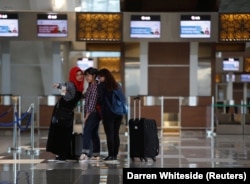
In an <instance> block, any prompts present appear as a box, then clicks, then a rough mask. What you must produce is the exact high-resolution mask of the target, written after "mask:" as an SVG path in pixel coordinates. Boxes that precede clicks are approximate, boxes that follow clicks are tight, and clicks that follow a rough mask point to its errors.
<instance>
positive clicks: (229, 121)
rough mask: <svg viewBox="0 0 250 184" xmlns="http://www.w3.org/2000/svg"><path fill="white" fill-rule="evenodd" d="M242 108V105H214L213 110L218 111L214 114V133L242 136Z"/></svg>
mask: <svg viewBox="0 0 250 184" xmlns="http://www.w3.org/2000/svg"><path fill="white" fill-rule="evenodd" d="M242 108H243V106H242V105H237V104H215V109H220V110H218V111H217V112H216V113H215V121H216V133H217V134H231V135H234V134H235V135H241V134H243V133H244V132H243V126H244V114H243V112H242ZM221 109H222V110H221ZM215 111H216V110H215Z"/></svg>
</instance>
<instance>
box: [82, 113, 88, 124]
mask: <svg viewBox="0 0 250 184" xmlns="http://www.w3.org/2000/svg"><path fill="white" fill-rule="evenodd" d="M88 117H89V113H86V116H85V117H84V119H83V121H84V122H86V121H87V119H88Z"/></svg>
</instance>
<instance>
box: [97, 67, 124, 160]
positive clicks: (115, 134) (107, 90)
mask: <svg viewBox="0 0 250 184" xmlns="http://www.w3.org/2000/svg"><path fill="white" fill-rule="evenodd" d="M98 77H99V80H100V84H99V85H98V93H99V98H98V103H99V104H100V105H101V115H102V123H103V127H104V131H105V134H106V138H107V145H108V156H107V157H106V158H105V159H104V160H105V161H109V160H111V161H112V160H117V155H118V152H119V147H120V137H119V130H120V126H121V122H122V117H123V116H122V115H117V114H114V113H113V112H112V111H111V109H110V108H109V106H108V104H107V101H106V100H105V98H107V100H108V101H109V102H112V93H113V91H114V90H117V89H119V88H120V85H119V84H118V83H117V82H116V81H115V79H114V77H113V75H112V74H111V73H110V71H109V70H107V69H101V70H99V72H98Z"/></svg>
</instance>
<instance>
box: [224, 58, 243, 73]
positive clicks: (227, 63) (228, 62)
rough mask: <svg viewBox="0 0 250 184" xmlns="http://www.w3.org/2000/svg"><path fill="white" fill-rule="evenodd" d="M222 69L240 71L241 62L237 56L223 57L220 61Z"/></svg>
mask: <svg viewBox="0 0 250 184" xmlns="http://www.w3.org/2000/svg"><path fill="white" fill-rule="evenodd" d="M222 70H223V71H229V72H230V71H231V72H241V71H242V62H241V60H240V59H239V58H224V59H223V61H222Z"/></svg>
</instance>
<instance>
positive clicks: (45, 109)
mask: <svg viewBox="0 0 250 184" xmlns="http://www.w3.org/2000/svg"><path fill="white" fill-rule="evenodd" d="M38 98H39V99H38V103H39V107H38V108H39V111H38V113H39V115H38V117H39V123H38V124H39V127H40V128H49V126H50V121H51V117H52V113H53V109H54V106H55V105H56V102H57V101H58V99H59V98H60V96H57V95H51V96H40V97H38Z"/></svg>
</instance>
